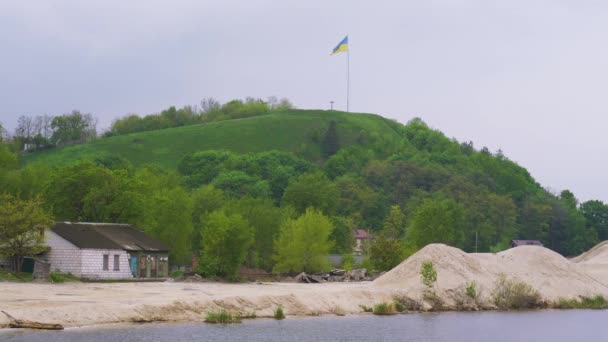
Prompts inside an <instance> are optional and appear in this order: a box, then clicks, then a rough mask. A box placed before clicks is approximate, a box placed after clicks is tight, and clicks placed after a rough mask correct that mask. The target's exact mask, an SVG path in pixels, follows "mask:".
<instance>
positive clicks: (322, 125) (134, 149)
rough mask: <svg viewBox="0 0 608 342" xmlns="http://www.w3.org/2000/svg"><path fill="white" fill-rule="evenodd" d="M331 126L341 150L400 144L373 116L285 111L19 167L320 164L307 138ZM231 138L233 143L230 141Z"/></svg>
mask: <svg viewBox="0 0 608 342" xmlns="http://www.w3.org/2000/svg"><path fill="white" fill-rule="evenodd" d="M332 120H334V121H336V123H337V124H338V127H337V128H338V136H339V137H340V146H341V147H347V146H350V145H354V144H359V142H358V140H359V138H360V136H361V132H366V133H367V135H369V136H372V135H375V134H377V135H378V136H382V137H383V136H387V137H388V138H392V139H401V136H400V134H399V132H398V127H399V126H400V125H399V124H396V123H394V122H392V121H391V120H389V119H385V118H383V117H381V116H378V115H372V114H357V113H345V112H339V111H321V110H290V111H286V112H281V113H271V114H267V115H261V116H256V117H250V118H243V119H234V120H228V121H217V122H211V123H206V124H198V125H191V126H183V127H175V128H167V129H161V130H156V131H147V132H140V133H132V134H127V135H119V136H114V137H109V138H100V139H96V140H93V141H91V142H89V143H86V144H79V145H72V146H66V147H62V148H53V149H49V150H44V151H37V152H33V153H26V154H24V155H23V157H22V158H20V159H21V161H22V162H23V163H24V164H30V163H43V164H45V165H48V166H51V167H52V166H62V165H67V164H70V163H72V162H74V161H76V160H93V159H95V158H98V157H103V156H109V155H111V156H117V157H122V158H125V159H127V160H128V161H129V162H131V163H132V164H133V165H134V166H136V167H138V166H141V165H145V164H153V165H156V166H160V167H162V168H171V169H173V168H175V167H176V166H177V164H178V162H179V160H180V159H181V158H182V157H183V156H184V155H186V154H190V153H193V152H197V151H201V150H213V149H217V150H227V151H231V152H235V153H250V152H262V151H269V150H282V151H289V152H294V153H297V154H298V155H299V156H301V157H303V158H304V159H307V160H309V161H313V162H314V161H320V160H322V159H323V155H322V153H321V147H320V145H321V141H317V142H315V141H313V140H312V139H311V137H310V134H311V133H312V132H315V131H318V132H319V133H320V136H321V137H322V136H323V134H324V132H325V130H327V127H329V123H330V121H332ZM269 132H270V133H271V134H269ZM235 136H238V137H239V139H234V137H235Z"/></svg>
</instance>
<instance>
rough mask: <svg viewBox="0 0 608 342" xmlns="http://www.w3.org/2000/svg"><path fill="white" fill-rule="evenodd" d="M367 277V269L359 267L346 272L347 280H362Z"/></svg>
mask: <svg viewBox="0 0 608 342" xmlns="http://www.w3.org/2000/svg"><path fill="white" fill-rule="evenodd" d="M366 277H367V269H365V268H357V269H354V270H351V271H349V272H348V273H346V275H345V278H346V279H347V280H354V281H362V280H364V279H365V278H366Z"/></svg>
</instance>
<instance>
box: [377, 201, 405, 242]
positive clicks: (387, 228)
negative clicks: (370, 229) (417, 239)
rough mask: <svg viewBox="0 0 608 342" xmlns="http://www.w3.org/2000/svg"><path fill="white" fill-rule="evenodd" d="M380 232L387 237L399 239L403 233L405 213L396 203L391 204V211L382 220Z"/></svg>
mask: <svg viewBox="0 0 608 342" xmlns="http://www.w3.org/2000/svg"><path fill="white" fill-rule="evenodd" d="M382 233H383V234H384V235H385V236H386V237H387V238H389V239H401V238H403V236H404V235H405V215H403V212H402V211H401V208H400V207H399V206H398V205H393V206H391V211H390V212H389V214H388V216H387V217H386V219H385V220H384V226H383V227H382Z"/></svg>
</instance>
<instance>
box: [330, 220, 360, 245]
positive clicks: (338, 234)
mask: <svg viewBox="0 0 608 342" xmlns="http://www.w3.org/2000/svg"><path fill="white" fill-rule="evenodd" d="M331 222H332V223H333V225H334V230H332V232H331V237H330V239H331V240H332V241H334V247H333V248H332V253H338V254H350V253H351V252H352V250H353V246H354V245H355V236H354V234H353V230H354V229H355V227H356V226H355V223H354V221H353V219H351V218H346V217H341V216H334V217H333V218H332V220H331Z"/></svg>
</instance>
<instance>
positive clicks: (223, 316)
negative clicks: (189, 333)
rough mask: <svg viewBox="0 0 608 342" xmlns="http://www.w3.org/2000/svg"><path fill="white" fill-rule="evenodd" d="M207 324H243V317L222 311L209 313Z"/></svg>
mask: <svg viewBox="0 0 608 342" xmlns="http://www.w3.org/2000/svg"><path fill="white" fill-rule="evenodd" d="M205 322H206V323H222V324H228V323H241V317H240V316H238V315H233V314H231V313H230V312H228V311H225V310H222V311H220V312H209V313H207V318H206V319H205Z"/></svg>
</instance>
